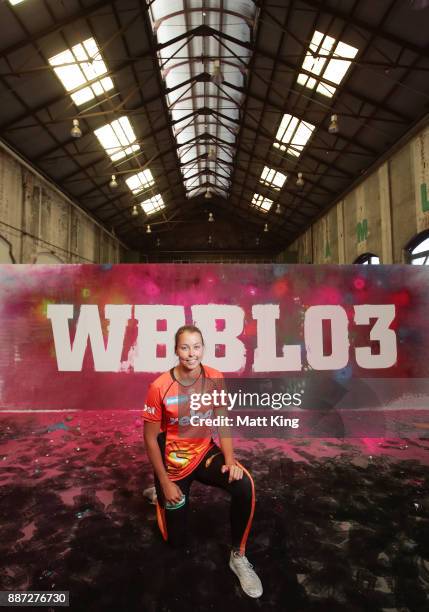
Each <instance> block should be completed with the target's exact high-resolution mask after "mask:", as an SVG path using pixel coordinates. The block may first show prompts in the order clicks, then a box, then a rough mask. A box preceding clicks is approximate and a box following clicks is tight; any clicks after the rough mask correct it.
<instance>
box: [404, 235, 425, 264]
mask: <svg viewBox="0 0 429 612" xmlns="http://www.w3.org/2000/svg"><path fill="white" fill-rule="evenodd" d="M407 251H408V253H409V258H410V263H411V264H412V265H413V266H429V231H428V230H425V231H424V232H421V234H419V235H418V236H416V237H415V238H414V239H413V240H412V241H411V242H410V243H409V245H408V247H407Z"/></svg>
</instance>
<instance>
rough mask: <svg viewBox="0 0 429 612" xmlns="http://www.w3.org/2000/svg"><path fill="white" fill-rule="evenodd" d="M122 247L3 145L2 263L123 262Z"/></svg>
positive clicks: (0, 157)
mask: <svg viewBox="0 0 429 612" xmlns="http://www.w3.org/2000/svg"><path fill="white" fill-rule="evenodd" d="M121 252H122V247H121V245H120V243H119V242H118V240H116V239H115V238H114V237H113V236H111V235H110V234H109V233H107V232H106V231H105V230H104V229H103V228H102V227H101V226H99V225H98V224H97V223H96V222H95V221H93V220H92V219H91V218H90V217H89V216H88V215H86V214H85V213H84V212H83V211H81V210H79V209H78V208H77V207H76V206H73V204H72V203H71V202H70V201H68V200H67V198H66V197H65V196H61V194H60V193H58V192H57V191H56V190H55V189H54V188H53V186H50V185H49V183H48V182H47V181H45V180H43V179H42V178H39V176H38V175H37V174H35V173H33V172H31V170H30V169H28V168H27V167H26V166H25V165H23V164H21V163H20V162H19V161H18V160H17V159H15V158H14V157H12V156H11V155H9V154H8V153H7V152H6V151H5V150H3V149H0V263H7V262H10V261H14V262H15V263H55V262H58V263H60V262H63V263H119V262H120V260H121Z"/></svg>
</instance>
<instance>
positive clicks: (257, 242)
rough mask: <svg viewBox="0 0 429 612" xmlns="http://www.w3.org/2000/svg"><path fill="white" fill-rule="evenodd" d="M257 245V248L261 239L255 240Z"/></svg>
mask: <svg viewBox="0 0 429 612" xmlns="http://www.w3.org/2000/svg"><path fill="white" fill-rule="evenodd" d="M255 244H256V246H259V238H256V239H255Z"/></svg>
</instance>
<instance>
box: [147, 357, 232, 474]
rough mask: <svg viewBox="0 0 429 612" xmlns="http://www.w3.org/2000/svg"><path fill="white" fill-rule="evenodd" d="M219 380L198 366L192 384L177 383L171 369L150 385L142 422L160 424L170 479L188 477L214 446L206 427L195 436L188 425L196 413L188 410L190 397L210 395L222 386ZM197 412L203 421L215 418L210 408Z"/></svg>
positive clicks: (220, 377)
mask: <svg viewBox="0 0 429 612" xmlns="http://www.w3.org/2000/svg"><path fill="white" fill-rule="evenodd" d="M222 381H223V374H222V373H221V372H219V371H218V370H215V369H214V368H210V367H209V366H206V365H205V366H203V365H201V373H200V376H199V378H198V379H197V380H195V381H194V382H193V383H192V384H191V385H182V384H181V383H179V382H178V381H177V380H176V378H175V377H174V369H173V368H172V369H171V370H169V371H168V372H165V373H164V374H161V376H158V378H157V379H156V380H155V381H154V382H153V383H152V384H151V385H150V387H149V391H148V394H147V398H146V402H145V406H144V408H143V415H142V416H143V420H144V421H150V422H161V431H162V432H164V433H165V435H166V440H165V457H164V464H165V466H166V469H167V473H168V475H169V478H170V479H171V480H180V479H181V478H185V476H188V475H189V474H190V473H191V472H192V471H193V470H194V469H195V468H196V467H197V465H198V464H199V463H200V461H201V460H202V458H203V457H204V455H205V454H206V452H207V451H208V449H209V448H211V447H212V446H213V444H214V443H213V440H212V437H211V435H210V434H209V431H208V428H207V427H201V428H200V427H199V428H198V430H201V432H202V434H203V437H196V436H197V435H198V430H197V428H196V427H192V426H190V425H189V417H190V416H191V415H194V414H197V413H196V412H195V411H193V410H190V404H189V398H190V395H191V394H194V393H195V394H197V393H198V394H202V393H209V392H210V391H211V390H213V389H215V388H220V387H222V386H223V385H222ZM198 412H199V413H201V412H203V413H205V416H206V418H210V417H211V416H214V414H213V408H212V407H210V406H209V407H203V408H201V409H200V410H199V411H198ZM187 428H188V429H187ZM187 430H188V432H190V433H189V434H188V435H189V437H188V438H187V437H186V431H187Z"/></svg>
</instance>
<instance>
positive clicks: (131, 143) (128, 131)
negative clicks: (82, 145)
mask: <svg viewBox="0 0 429 612" xmlns="http://www.w3.org/2000/svg"><path fill="white" fill-rule="evenodd" d="M94 134H95V136H96V137H97V138H98V140H99V142H100V144H101V146H102V147H103V149H104V150H105V151H106V153H107V155H108V156H109V157H110V159H111V160H112V161H113V162H117V161H119V160H121V159H124V158H125V157H129V156H130V155H132V154H133V153H135V152H137V151H140V145H139V144H138V143H137V136H136V134H135V132H134V130H133V127H132V125H131V123H130V120H129V119H128V117H127V116H126V115H124V116H122V117H120V118H119V119H115V120H114V121H112V122H111V123H107V124H106V125H103V126H102V127H101V128H98V129H97V130H95V132H94ZM109 140H110V142H111V143H112V144H111V146H106V145H108V144H109Z"/></svg>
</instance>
